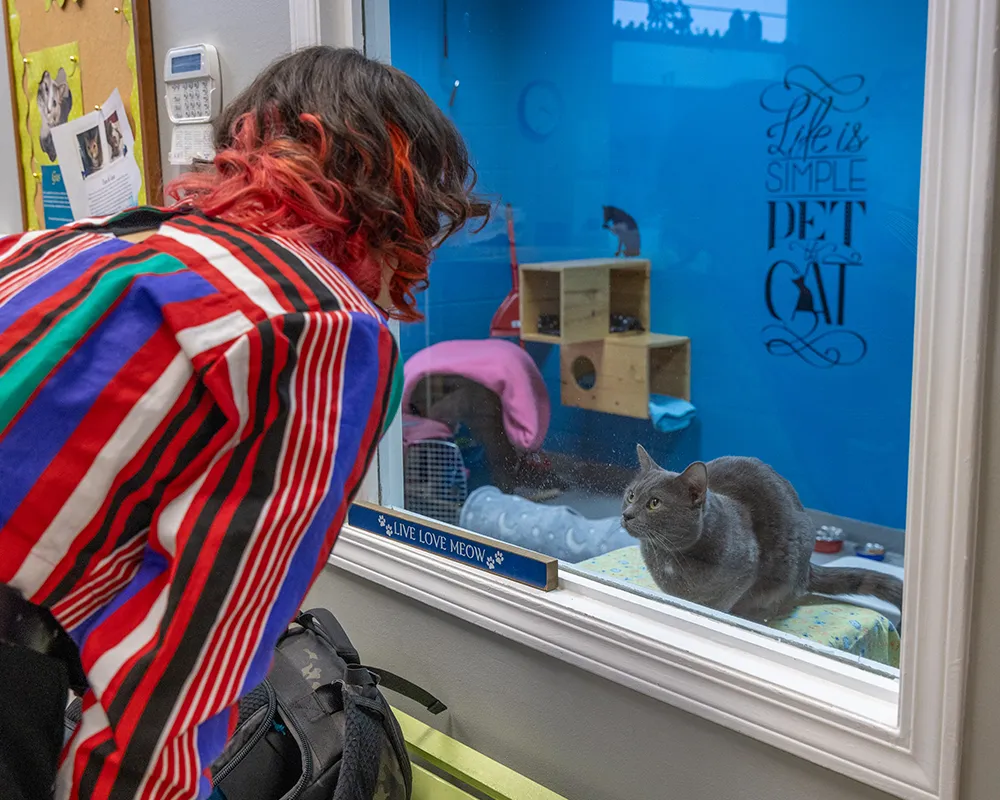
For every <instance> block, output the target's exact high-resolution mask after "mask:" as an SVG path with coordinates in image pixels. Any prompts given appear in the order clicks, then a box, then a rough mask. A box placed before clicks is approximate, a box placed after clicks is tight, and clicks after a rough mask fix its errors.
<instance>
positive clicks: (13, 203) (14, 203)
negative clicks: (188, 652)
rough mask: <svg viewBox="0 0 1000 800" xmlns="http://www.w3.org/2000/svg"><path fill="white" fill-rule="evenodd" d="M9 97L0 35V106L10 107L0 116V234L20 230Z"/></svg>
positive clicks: (3, 39)
mask: <svg viewBox="0 0 1000 800" xmlns="http://www.w3.org/2000/svg"><path fill="white" fill-rule="evenodd" d="M11 100H12V98H11V96H10V65H9V63H8V58H7V39H6V37H3V36H0V108H9V109H11V111H10V112H9V114H5V115H3V117H2V118H0V236H2V235H4V234H7V233H17V232H19V231H21V230H23V229H24V222H23V217H22V215H21V189H20V184H19V182H18V167H17V160H18V158H19V155H18V152H17V145H16V139H15V138H14V112H13V109H14V106H13V105H12V102H11Z"/></svg>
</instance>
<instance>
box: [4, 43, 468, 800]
mask: <svg viewBox="0 0 1000 800" xmlns="http://www.w3.org/2000/svg"><path fill="white" fill-rule="evenodd" d="M216 145H217V156H216V158H215V161H214V165H213V168H212V169H211V170H210V171H208V172H205V173H189V174H187V175H185V176H183V177H182V178H181V179H179V180H178V181H176V182H175V183H174V184H173V185H172V186H170V187H168V192H169V193H170V194H171V196H172V197H174V198H175V199H176V200H177V201H178V202H177V204H175V205H173V206H171V207H170V208H165V209H161V208H137V209H133V210H131V211H126V212H124V213H122V214H118V215H116V216H113V217H110V218H106V219H90V220H82V221H78V222H75V223H73V224H71V225H68V226H66V227H64V228H60V229H58V230H53V231H45V232H30V233H25V234H22V235H17V236H11V237H8V238H6V239H2V240H0V786H2V787H3V792H2V793H3V796H4V798H5V800H8V799H9V800H19V799H20V798H25V799H26V800H28V799H30V800H36V798H42V797H49V796H51V795H52V793H53V787H55V793H56V795H57V796H58V797H59V798H74V800H76V799H77V798H78V799H79V800H95V799H96V798H122V799H123V800H124V798H148V799H149V800H153V798H168V797H169V798H171V800H187V799H188V798H191V799H193V798H204V797H206V796H207V795H208V794H209V793H210V792H211V786H210V780H209V778H208V776H207V769H206V768H207V767H208V765H209V764H211V762H212V761H213V760H214V759H215V758H216V757H217V756H218V755H219V753H220V752H221V751H222V749H223V747H224V745H225V743H226V740H227V738H228V736H229V734H230V732H231V726H232V724H233V723H234V721H235V713H234V709H235V704H236V702H237V701H238V700H239V698H240V697H241V696H243V695H244V694H246V693H247V692H248V691H250V690H251V689H252V688H253V687H255V686H256V685H257V684H258V683H260V681H261V680H263V678H264V677H265V675H266V673H267V670H268V666H269V664H270V661H271V653H272V649H273V647H274V644H275V642H276V640H277V638H278V636H279V635H280V634H281V633H282V631H283V630H284V629H285V627H286V626H287V624H288V623H289V621H290V620H291V619H292V618H293V616H294V615H295V613H296V612H297V610H298V608H299V603H300V602H301V601H302V599H303V597H304V596H305V594H306V592H307V590H308V589H309V587H310V585H311V584H312V582H313V580H314V579H315V577H316V576H317V574H318V573H319V571H320V570H321V569H322V568H323V566H324V564H325V563H326V560H327V557H328V556H329V554H330V550H331V548H332V546H333V543H334V540H335V539H336V535H337V532H338V530H339V528H340V526H341V525H342V524H343V521H344V518H345V514H346V509H347V507H348V504H349V503H350V501H351V499H352V497H353V496H354V494H355V492H356V490H357V488H358V486H359V484H360V482H361V480H362V478H363V476H364V474H365V472H366V470H367V468H368V465H369V462H370V461H371V458H372V455H373V453H374V451H375V447H376V445H377V443H378V440H379V438H380V435H381V433H382V431H383V430H384V427H385V426H386V424H387V421H388V420H389V419H391V417H392V415H393V414H394V413H395V411H396V409H395V408H394V407H393V406H394V405H395V404H398V392H394V391H393V383H394V381H393V377H394V374H395V373H396V372H397V368H398V363H397V358H398V357H397V351H396V345H395V342H394V340H393V337H392V335H391V334H390V332H389V328H388V325H387V319H388V318H389V317H396V318H398V319H404V320H413V319H418V318H419V314H418V312H417V309H416V305H415V294H416V293H417V292H418V291H420V290H421V289H422V288H424V287H425V286H426V284H427V272H428V265H429V263H430V259H431V253H432V251H433V250H434V248H435V247H437V246H438V245H439V244H440V243H441V242H442V241H444V239H446V238H447V237H448V236H450V235H451V234H453V233H454V232H455V231H457V230H458V229H459V228H461V227H462V226H463V225H464V224H465V223H466V222H467V221H468V220H469V219H470V218H471V217H473V216H479V215H481V214H483V213H485V208H484V207H483V206H482V205H481V204H479V203H478V202H477V201H476V200H475V198H474V197H473V195H472V193H471V192H472V185H473V183H474V177H475V175H474V172H473V170H472V168H471V167H470V164H469V158H468V154H467V152H466V149H465V146H464V144H463V142H462V140H461V137H460V136H459V134H458V132H457V131H456V130H455V128H454V126H453V125H452V124H451V123H450V122H449V121H448V120H447V119H446V117H445V116H444V115H443V114H442V113H441V111H440V110H439V109H438V108H437V107H436V106H435V105H434V104H433V103H432V102H431V100H430V99H429V98H428V97H427V95H426V94H425V93H424V92H423V91H422V90H421V89H420V88H419V87H418V86H417V84H416V83H415V82H414V81H413V80H411V79H410V78H409V77H407V76H406V75H404V74H403V73H401V72H399V71H398V70H395V69H393V68H391V67H388V66H385V65H382V64H379V63H377V62H375V61H372V60H369V59H367V58H365V57H364V56H362V55H360V54H359V53H357V52H354V51H351V50H335V49H331V48H322V47H319V48H311V49H307V50H303V51H300V52H297V53H295V54H293V55H291V56H288V57H286V58H284V59H282V60H280V61H278V62H277V63H275V64H274V65H272V66H271V67H269V68H268V69H266V70H265V71H264V72H263V73H262V74H261V75H260V76H259V77H258V78H257V79H256V80H255V81H254V83H253V84H252V85H251V86H250V87H249V88H248V89H247V90H246V91H244V92H243V93H242V94H241V95H239V96H238V97H237V98H236V99H235V100H234V101H233V102H232V104H231V105H230V106H229V107H228V108H227V109H226V110H225V112H224V113H223V115H222V118H221V120H220V122H219V125H218V128H217V136H216ZM67 687H73V688H74V689H76V690H78V691H83V692H85V694H84V697H83V706H82V718H81V720H80V722H79V725H78V726H77V727H76V730H75V732H74V733H73V734H72V737H71V738H70V739H69V741H68V743H67V744H66V745H65V746H63V743H62V739H63V714H64V710H65V707H66V700H67ZM60 750H61V756H60ZM57 773H58V775H57Z"/></svg>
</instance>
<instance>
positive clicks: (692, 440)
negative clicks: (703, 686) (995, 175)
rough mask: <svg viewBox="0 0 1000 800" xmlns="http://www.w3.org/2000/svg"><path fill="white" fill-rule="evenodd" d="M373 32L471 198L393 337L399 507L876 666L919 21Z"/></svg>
mask: <svg viewBox="0 0 1000 800" xmlns="http://www.w3.org/2000/svg"><path fill="white" fill-rule="evenodd" d="M389 5H390V15H389V18H390V22H391V31H392V45H391V47H392V61H393V63H394V64H395V65H396V66H398V67H400V68H401V69H403V70H405V71H406V72H408V73H410V74H411V75H412V76H414V78H416V79H417V80H418V81H419V82H420V84H421V85H422V86H423V87H424V88H425V89H426V90H427V92H428V93H429V94H430V95H431V96H432V97H433V98H434V99H435V100H436V101H437V102H438V103H439V104H440V106H441V108H443V109H445V110H446V112H447V113H448V114H449V115H450V116H451V118H452V119H453V120H454V122H455V123H456V125H457V126H458V128H459V129H460V131H461V132H462V134H463V135H464V137H465V138H466V140H467V142H468V146H469V149H470V151H471V153H472V155H473V157H474V161H475V163H476V166H477V170H478V173H479V184H478V186H479V190H480V191H481V192H482V193H484V194H485V195H487V196H488V197H489V198H490V199H491V200H493V201H495V203H496V212H495V215H494V217H493V219H492V221H491V222H490V223H489V224H488V225H487V226H486V227H485V228H484V229H482V230H479V231H478V232H477V231H471V230H469V231H465V232H463V233H462V234H460V235H459V236H457V237H456V238H454V239H453V240H451V241H449V242H448V243H447V244H446V245H445V246H444V247H443V248H442V249H441V250H440V251H439V253H438V255H437V257H436V260H435V262H434V263H433V265H432V267H431V273H430V274H431V280H430V288H429V289H428V291H427V292H426V293H425V294H424V295H423V296H422V297H421V305H422V310H423V313H424V315H425V321H424V322H422V323H419V324H412V325H404V326H403V327H402V329H401V335H400V342H401V350H402V355H403V358H404V359H405V362H406V376H407V380H406V388H405V392H404V403H403V411H404V417H403V440H404V444H403V449H402V453H401V454H399V458H400V459H401V463H402V466H403V470H402V474H403V478H402V482H403V497H404V505H405V507H406V508H407V509H408V510H410V511H412V512H415V513H418V514H422V515H426V516H429V517H432V518H435V519H438V520H441V521H444V522H447V523H451V524H455V525H460V526H462V527H465V528H468V529H470V530H473V531H476V532H478V533H480V534H483V535H485V536H488V537H492V538H495V539H499V540H502V541H506V542H509V543H511V544H516V545H519V546H522V547H524V548H527V549H529V550H532V551H537V552H540V553H544V554H547V555H550V556H553V557H555V558H558V559H559V561H560V568H561V569H563V570H567V569H568V570H572V571H579V572H582V573H585V574H586V575H588V576H591V577H594V578H596V579H598V580H600V581H604V582H607V583H610V584H613V585H615V586H617V587H620V588H625V589H628V590H629V591H632V592H635V593H637V594H641V595H644V596H647V597H652V598H657V599H660V600H663V601H665V602H671V601H673V600H675V599H677V598H679V599H681V600H685V601H689V602H693V603H696V604H699V605H701V606H705V607H708V608H714V609H716V610H721V611H724V612H727V613H729V614H731V615H732V618H733V620H734V621H740V620H751V621H754V622H757V623H761V624H764V625H766V626H768V627H769V628H772V629H774V630H778V631H782V632H784V633H786V634H790V635H791V636H792V637H794V638H795V639H797V640H799V641H802V642H807V641H808V642H810V643H811V644H812V645H813V646H815V645H816V644H819V645H821V646H823V647H827V648H829V649H830V651H831V652H833V651H841V652H843V651H846V652H847V653H848V654H850V655H851V656H852V657H857V658H861V659H866V660H868V661H871V662H877V663H880V664H882V665H886V666H888V667H897V666H898V663H899V646H900V638H899V627H898V622H899V609H898V603H899V600H900V597H901V588H902V577H903V570H902V556H903V552H904V548H905V533H904V530H903V526H904V518H905V511H906V486H907V456H908V445H909V442H908V436H909V407H910V382H911V361H912V347H913V321H914V292H915V271H916V243H917V206H918V189H919V175H920V160H921V124H922V105H923V78H924V55H925V41H926V33H927V30H926V29H927V6H926V3H922V2H914V3H908V4H906V5H905V8H904V7H903V6H902V5H901V4H899V3H895V2H890V0H866V2H850V3H845V2H843V1H842V0H756V2H755V3H754V4H752V5H750V6H746V5H739V6H738V5H737V4H736V3H734V2H729V0H725V1H723V0H719V1H718V2H714V3H712V4H701V3H690V4H685V3H682V2H676V3H675V2H664V1H663V0H649V2H640V0H544V1H543V2H532V3H526V2H520V0H475V2H473V1H472V0H450V1H449V0H435V2H427V0H391V2H390V4H389ZM638 446H641V448H642V450H641V451H640V450H638Z"/></svg>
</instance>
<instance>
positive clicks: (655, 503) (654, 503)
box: [646, 497, 660, 511]
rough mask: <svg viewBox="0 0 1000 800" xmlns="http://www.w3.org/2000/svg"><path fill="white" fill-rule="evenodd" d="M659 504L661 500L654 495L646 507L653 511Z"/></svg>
mask: <svg viewBox="0 0 1000 800" xmlns="http://www.w3.org/2000/svg"><path fill="white" fill-rule="evenodd" d="M658 505H660V501H659V500H658V499H657V498H655V497H653V498H650V501H649V502H648V503H646V508H648V509H649V510H650V511H652V510H653V509H654V508H656V507H657V506H658Z"/></svg>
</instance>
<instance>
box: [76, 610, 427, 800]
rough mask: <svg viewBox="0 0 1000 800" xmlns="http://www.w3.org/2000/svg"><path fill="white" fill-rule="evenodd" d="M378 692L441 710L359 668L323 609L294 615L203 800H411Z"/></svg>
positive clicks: (245, 702)
mask: <svg viewBox="0 0 1000 800" xmlns="http://www.w3.org/2000/svg"><path fill="white" fill-rule="evenodd" d="M380 686H381V687H383V688H386V689H391V690H393V691H396V692H399V693H401V694H404V695H406V696H407V697H410V698H411V699H413V700H416V701H417V702H419V703H421V704H422V705H424V706H425V707H426V708H427V710H428V711H430V712H431V713H434V714H437V713H440V712H441V711H444V710H445V706H444V705H443V704H442V703H441V702H440V701H438V700H437V699H435V698H434V697H433V696H431V695H430V694H428V693H427V692H425V691H424V690H423V689H421V688H419V687H418V686H415V685H414V684H412V683H410V682H409V681H407V680H405V679H403V678H400V677H399V676H397V675H393V674H392V673H390V672H386V671H384V670H378V671H376V670H374V669H369V668H367V667H363V666H361V663H360V658H359V657H358V651H357V650H355V649H354V645H352V644H351V641H350V639H348V638H347V634H346V633H345V632H344V629H343V628H342V627H341V625H340V623H339V622H337V620H336V618H334V616H333V614H331V613H330V612H329V611H327V610H326V609H322V608H317V609H313V610H311V611H305V612H302V613H300V614H299V616H298V617H296V619H295V621H294V622H293V623H292V625H291V626H290V627H289V629H288V630H287V631H286V632H285V633H284V635H282V637H281V639H279V640H278V645H277V647H276V648H275V652H274V662H273V664H272V666H271V670H270V672H269V673H268V676H267V679H266V680H265V681H264V682H263V683H262V684H261V685H260V686H258V687H257V688H256V689H254V690H253V691H252V692H250V694H248V695H247V696H246V697H244V698H243V699H242V700H241V701H240V705H239V721H238V723H237V726H236V731H235V733H234V734H233V736H232V738H231V739H230V740H229V743H228V744H227V745H226V749H225V751H224V752H223V753H222V755H221V756H220V757H219V758H218V759H217V760H216V762H215V763H214V764H213V765H212V767H211V772H212V778H213V780H212V783H213V785H214V786H215V791H214V792H213V793H212V795H210V798H209V800H375V799H376V798H377V800H410V791H411V787H412V777H411V773H410V761H409V758H408V757H407V754H406V745H405V744H404V742H403V734H402V732H401V731H400V729H399V723H398V722H397V721H396V718H395V717H394V716H393V714H392V710H391V709H390V708H389V704H388V703H387V702H386V700H385V698H384V697H383V696H382V693H381V692H380V691H379V687H380ZM74 705H77V704H74ZM74 711H75V713H74ZM78 714H79V711H78V709H71V711H70V718H72V717H74V716H75V717H76V719H77V720H78V719H79V716H78ZM67 727H69V722H68V723H67ZM73 727H75V725H74V726H73Z"/></svg>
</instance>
